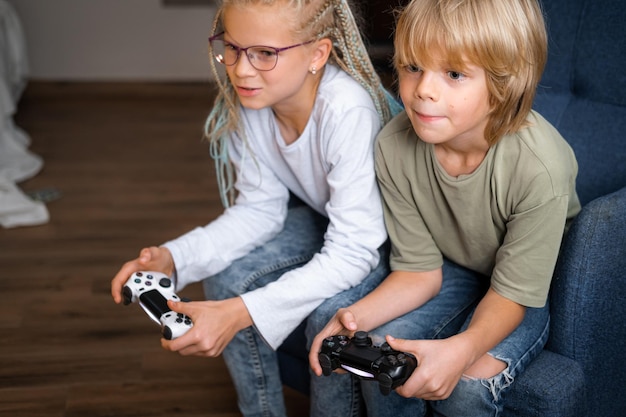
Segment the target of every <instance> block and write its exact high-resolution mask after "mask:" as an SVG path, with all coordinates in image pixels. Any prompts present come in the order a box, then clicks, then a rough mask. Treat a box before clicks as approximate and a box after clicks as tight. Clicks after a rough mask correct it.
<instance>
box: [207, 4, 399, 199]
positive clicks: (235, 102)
mask: <svg viewBox="0 0 626 417" xmlns="http://www.w3.org/2000/svg"><path fill="white" fill-rule="evenodd" d="M275 4H280V5H282V6H284V7H285V8H292V9H293V10H294V12H295V13H294V14H293V16H297V19H298V21H296V22H283V23H284V24H287V25H288V26H289V27H291V28H293V29H294V35H295V36H296V38H297V39H299V40H300V41H301V42H306V41H308V40H310V39H322V38H329V39H330V40H331V41H332V43H333V47H332V50H331V56H330V58H329V62H331V63H334V64H335V65H337V66H338V67H340V68H341V69H343V70H344V71H345V72H347V73H348V74H349V75H350V76H352V77H353V78H354V79H355V80H357V81H358V82H359V83H360V84H361V86H363V88H365V89H366V90H367V92H368V93H369V95H370V97H371V98H372V101H373V102H374V105H375V107H376V110H377V112H378V115H379V118H380V121H381V124H385V123H387V122H388V121H389V120H390V119H391V117H392V116H393V115H394V114H395V113H397V111H398V109H397V107H395V106H397V104H396V103H395V100H394V99H393V98H392V97H391V96H390V95H389V93H387V91H386V90H385V89H384V87H383V85H382V83H381V80H380V78H379V76H378V74H377V73H376V71H375V69H374V66H373V64H372V62H371V60H370V58H369V55H368V52H367V49H366V47H365V45H364V43H363V40H362V38H361V35H360V31H359V27H358V24H357V22H356V20H355V17H354V15H353V13H352V10H351V8H350V5H349V4H348V0H223V2H222V4H221V6H220V8H219V10H218V12H217V14H216V16H215V19H214V22H213V27H212V30H211V35H214V34H215V33H217V32H218V31H219V30H220V28H221V25H222V14H223V11H224V9H225V8H227V7H232V6H236V7H246V6H248V5H267V6H271V5H275ZM210 52H212V51H210ZM210 55H211V60H210V62H211V70H212V72H213V74H214V76H215V79H216V80H217V84H218V88H219V90H218V94H217V97H216V99H215V103H214V106H213V109H212V111H211V113H210V114H209V116H208V118H207V121H206V123H205V129H204V133H205V136H206V138H207V139H208V140H209V143H210V147H211V155H212V157H213V158H214V159H215V161H216V170H217V177H218V185H219V188H220V193H221V196H222V203H223V204H224V206H225V207H228V205H229V203H232V201H233V197H234V190H233V188H232V186H233V184H234V178H233V176H234V174H233V171H232V166H231V164H230V162H229V160H228V152H227V149H228V138H229V137H230V135H231V134H233V133H236V134H238V135H239V136H240V137H242V139H243V140H244V141H245V140H246V139H245V133H244V132H243V130H242V128H241V125H240V123H239V104H240V103H239V99H238V97H237V94H236V93H235V91H234V89H233V86H232V84H231V83H230V80H229V79H228V77H225V78H224V79H222V77H220V75H219V72H218V69H217V67H216V64H215V60H214V59H213V54H212V53H211V54H210Z"/></svg>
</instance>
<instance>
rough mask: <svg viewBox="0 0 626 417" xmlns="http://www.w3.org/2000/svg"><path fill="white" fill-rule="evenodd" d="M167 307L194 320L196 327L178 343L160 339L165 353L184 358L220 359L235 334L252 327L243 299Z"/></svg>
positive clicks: (173, 303)
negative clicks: (203, 357) (166, 351)
mask: <svg viewBox="0 0 626 417" xmlns="http://www.w3.org/2000/svg"><path fill="white" fill-rule="evenodd" d="M167 304H168V306H169V307H170V308H171V309H172V310H173V311H175V312H177V313H182V314H185V315H187V316H189V317H190V318H191V321H193V327H192V328H191V329H189V331H187V333H185V334H184V335H182V336H181V337H179V338H177V339H175V340H166V339H161V346H163V348H164V349H166V350H169V351H172V352H178V353H180V354H181V355H183V356H190V355H194V356H205V357H216V356H219V355H220V354H221V353H222V351H223V350H224V348H225V347H226V345H228V343H230V341H231V340H232V339H233V337H235V334H236V333H237V332H238V331H240V330H242V329H245V328H246V327H249V326H251V325H252V318H251V317H250V314H249V313H248V309H247V308H246V306H245V304H244V302H243V300H242V299H241V297H235V298H229V299H226V300H221V301H196V302H188V303H185V302H174V301H171V300H170V301H168V303H167Z"/></svg>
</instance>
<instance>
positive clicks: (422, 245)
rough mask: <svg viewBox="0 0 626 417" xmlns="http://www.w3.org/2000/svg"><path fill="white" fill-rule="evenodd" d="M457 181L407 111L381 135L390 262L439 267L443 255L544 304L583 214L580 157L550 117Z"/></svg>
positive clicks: (408, 267)
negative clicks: (573, 223) (568, 237)
mask: <svg viewBox="0 0 626 417" xmlns="http://www.w3.org/2000/svg"><path fill="white" fill-rule="evenodd" d="M528 123H529V126H528V127H525V128H523V129H521V130H520V131H518V132H516V133H514V134H510V135H507V136H505V137H503V138H502V139H501V140H500V141H498V142H497V143H496V144H495V145H493V146H492V147H491V148H490V149H489V151H488V152H487V155H486V156H485V158H484V160H483V161H482V162H481V164H480V165H479V166H478V167H477V168H476V169H475V170H474V172H472V173H471V174H468V175H460V176H458V177H453V176H450V175H448V173H447V172H446V171H445V170H444V169H443V168H442V167H441V165H440V164H439V162H438V161H437V158H436V157H435V151H434V145H432V144H428V143H425V142H423V141H421V140H420V139H419V138H418V137H417V136H416V134H415V131H414V130H413V128H412V126H411V123H410V121H409V119H408V117H407V116H406V114H405V113H402V114H400V115H398V116H396V117H395V118H394V119H393V120H392V121H391V122H390V123H389V124H388V125H387V126H385V128H384V129H383V130H382V131H381V132H380V134H379V135H378V141H377V147H376V171H377V176H378V181H379V184H380V187H381V192H382V195H383V200H384V209H385V222H386V225H387V229H388V232H389V237H390V239H391V243H392V251H391V259H390V262H391V268H392V269H393V270H403V271H430V270H434V269H437V268H439V267H440V266H441V265H442V264H443V257H446V258H448V259H450V260H451V261H453V262H455V263H457V264H459V265H462V266H464V267H466V268H469V269H471V270H473V271H476V272H479V273H481V274H483V275H486V276H488V277H491V287H492V288H493V289H494V290H495V291H496V292H497V293H498V294H500V295H501V296H503V297H506V298H508V299H510V300H513V301H515V302H517V303H519V304H522V305H524V306H527V307H542V306H543V305H545V301H546V298H547V294H548V290H549V287H550V281H551V278H552V274H553V272H554V266H555V264H556V259H557V255H558V253H559V249H560V244H561V240H562V237H563V233H564V230H565V228H566V226H567V223H568V221H569V220H571V219H572V218H573V217H574V216H575V215H576V214H577V213H578V212H579V211H580V203H579V200H578V196H577V195H576V191H575V178H576V174H577V171H578V166H577V163H576V158H575V156H574V153H573V151H572V149H571V148H570V147H569V145H568V144H567V142H566V141H565V140H564V139H563V138H562V137H561V135H560V134H559V133H558V132H557V131H556V129H555V128H554V127H553V126H552V125H550V124H549V123H548V122H547V121H546V120H545V119H544V118H543V117H542V116H540V115H539V114H538V113H536V112H531V113H530V114H529V116H528Z"/></svg>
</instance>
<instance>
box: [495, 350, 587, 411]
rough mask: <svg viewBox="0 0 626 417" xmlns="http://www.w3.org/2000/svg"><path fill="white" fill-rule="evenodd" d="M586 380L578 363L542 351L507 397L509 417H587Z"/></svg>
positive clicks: (506, 406) (517, 380)
mask: <svg viewBox="0 0 626 417" xmlns="http://www.w3.org/2000/svg"><path fill="white" fill-rule="evenodd" d="M585 394H586V390H585V378H584V375H583V371H582V369H581V367H580V365H579V364H578V363H576V361H574V360H572V359H569V358H566V357H565V356H562V355H559V354H558V353H554V352H550V351H549V350H545V349H544V350H543V351H542V352H541V353H540V354H539V356H538V357H537V358H536V359H535V360H534V361H532V362H531V364H530V365H529V366H528V368H527V369H526V370H525V371H524V373H523V374H522V375H520V377H519V378H517V379H516V380H515V383H514V384H513V387H512V389H511V392H510V393H508V394H507V397H506V403H505V410H504V415H506V416H508V417H587V416H588V415H589V414H587V410H586V407H587V401H586V398H587V397H586V395H585Z"/></svg>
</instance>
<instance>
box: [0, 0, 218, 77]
mask: <svg viewBox="0 0 626 417" xmlns="http://www.w3.org/2000/svg"><path fill="white" fill-rule="evenodd" d="M7 1H8V2H9V3H11V4H12V5H13V7H14V8H15V9H16V11H17V13H18V15H19V17H20V20H21V22H22V26H23V28H24V32H25V35H26V42H27V47H28V57H29V64H30V78H31V79H34V80H69V81H72V80H83V81H137V80H147V81H178V80H181V81H205V80H208V79H210V72H209V65H208V55H207V37H208V34H209V31H210V28H211V23H212V20H213V16H214V14H215V8H214V7H208V6H204V7H202V6H195V7H192V6H188V7H164V6H163V5H162V2H161V0H7Z"/></svg>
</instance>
